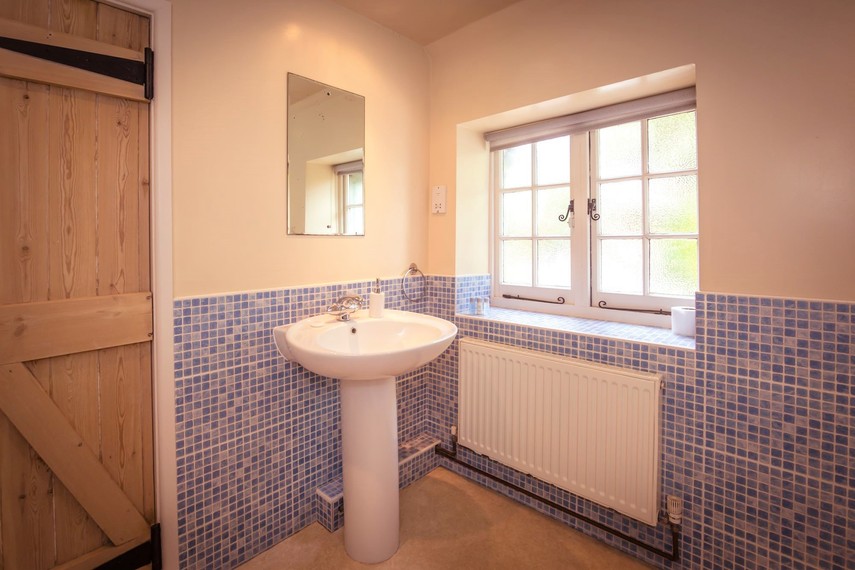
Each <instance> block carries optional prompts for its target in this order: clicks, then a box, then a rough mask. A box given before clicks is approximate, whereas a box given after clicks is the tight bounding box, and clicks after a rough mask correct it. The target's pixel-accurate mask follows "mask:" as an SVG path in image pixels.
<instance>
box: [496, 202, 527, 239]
mask: <svg viewBox="0 0 855 570" xmlns="http://www.w3.org/2000/svg"><path fill="white" fill-rule="evenodd" d="M502 235H503V236H505V237H527V236H530V235H531V190H526V191H524V192H505V193H504V194H502Z"/></svg>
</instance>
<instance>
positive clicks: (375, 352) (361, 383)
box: [273, 309, 457, 564]
mask: <svg viewBox="0 0 855 570" xmlns="http://www.w3.org/2000/svg"><path fill="white" fill-rule="evenodd" d="M456 334H457V327H456V326H455V325H454V324H453V323H450V322H448V321H446V320H444V319H439V318H436V317H431V316H429V315H421V314H418V313H410V312H407V311H394V310H389V309H387V310H385V311H384V312H383V316H382V317H380V318H371V317H369V316H368V312H367V311H365V310H362V311H357V312H356V313H354V315H353V316H352V318H351V320H349V321H338V320H336V319H335V318H334V317H332V316H330V315H318V316H316V317H311V318H308V319H304V320H302V321H299V322H297V323H294V324H293V325H286V326H282V327H276V328H275V329H273V337H274V339H275V340H276V346H277V347H278V348H279V350H280V352H281V353H282V355H283V356H285V358H288V359H289V360H294V361H296V362H298V363H300V364H302V365H303V367H304V368H306V369H307V370H310V371H312V372H315V373H316V374H320V375H321V376H327V377H330V378H338V379H340V380H341V439H342V470H343V474H344V505H345V508H344V546H345V550H346V551H347V554H348V555H349V556H350V557H351V558H353V559H354V560H356V561H358V562H364V563H368V564H371V563H376V562H382V561H383V560H386V559H388V558H390V557H391V556H392V555H393V554H395V551H397V550H398V530H399V526H400V520H399V511H398V417H397V401H396V395H395V377H396V376H399V375H401V374H404V373H405V372H409V371H410V370H414V369H416V368H418V367H420V366H423V365H424V364H427V363H428V362H430V361H431V360H433V359H434V358H436V357H437V356H439V355H440V354H442V352H443V351H444V350H445V349H446V348H448V345H450V344H451V341H452V340H454V336H455V335H456Z"/></svg>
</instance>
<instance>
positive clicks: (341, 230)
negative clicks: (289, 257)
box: [288, 73, 365, 236]
mask: <svg viewBox="0 0 855 570" xmlns="http://www.w3.org/2000/svg"><path fill="white" fill-rule="evenodd" d="M364 147H365V98H364V97H362V96H361V95H356V94H354V93H349V92H347V91H343V90H341V89H337V88H335V87H331V86H329V85H325V84H323V83H319V82H317V81H313V80H311V79H307V78H305V77H301V76H299V75H295V74H293V73H289V74H288V233H289V234H297V235H333V236H344V235H346V236H361V235H365V184H364V171H365V152H364Z"/></svg>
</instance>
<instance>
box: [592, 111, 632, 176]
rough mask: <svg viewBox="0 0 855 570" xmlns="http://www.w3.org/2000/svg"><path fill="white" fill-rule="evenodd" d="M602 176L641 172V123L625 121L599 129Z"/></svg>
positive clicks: (629, 174) (628, 174) (627, 174)
mask: <svg viewBox="0 0 855 570" xmlns="http://www.w3.org/2000/svg"><path fill="white" fill-rule="evenodd" d="M599 133H600V134H599V140H600V143H599V152H598V155H599V157H600V159H599V169H600V178H601V179H602V178H621V177H623V176H638V175H639V174H641V123H640V122H639V121H635V122H633V123H624V124H622V125H615V126H613V127H607V128H605V129H600V131H599Z"/></svg>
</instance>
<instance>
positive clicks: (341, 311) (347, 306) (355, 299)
mask: <svg viewBox="0 0 855 570" xmlns="http://www.w3.org/2000/svg"><path fill="white" fill-rule="evenodd" d="M364 304H365V299H363V298H362V296H361V295H353V294H348V295H345V296H344V297H342V298H341V299H339V300H338V301H336V302H335V303H333V304H332V305H330V306H329V307H327V314H330V315H335V317H336V318H337V319H338V320H340V321H349V320H350V315H352V314H353V313H355V312H356V311H358V310H359V309H361V308H362V306H363V305H364Z"/></svg>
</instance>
